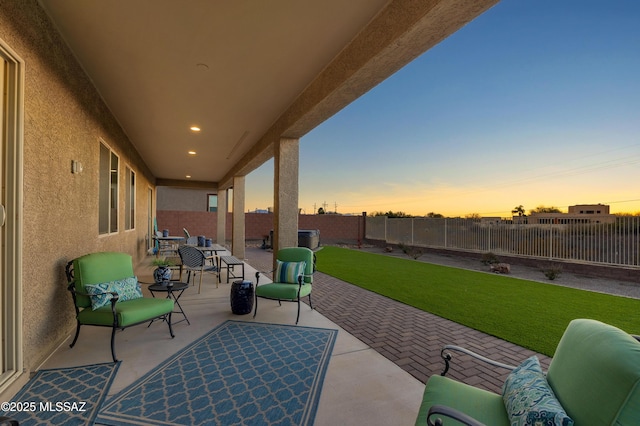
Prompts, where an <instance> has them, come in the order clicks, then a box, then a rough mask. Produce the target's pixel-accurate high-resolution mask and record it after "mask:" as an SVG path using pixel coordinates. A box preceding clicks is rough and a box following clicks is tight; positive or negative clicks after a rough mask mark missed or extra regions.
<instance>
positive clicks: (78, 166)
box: [71, 160, 83, 175]
mask: <svg viewBox="0 0 640 426" xmlns="http://www.w3.org/2000/svg"><path fill="white" fill-rule="evenodd" d="M82 170H83V168H82V163H81V162H79V161H76V160H71V173H73V174H74V175H75V174H78V173H82Z"/></svg>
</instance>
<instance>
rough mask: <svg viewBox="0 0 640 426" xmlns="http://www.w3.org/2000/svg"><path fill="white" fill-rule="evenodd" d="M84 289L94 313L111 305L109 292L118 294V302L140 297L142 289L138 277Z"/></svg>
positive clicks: (88, 286)
mask: <svg viewBox="0 0 640 426" xmlns="http://www.w3.org/2000/svg"><path fill="white" fill-rule="evenodd" d="M84 288H85V290H86V291H87V294H89V297H90V298H91V309H93V310H94V311H95V310H96V309H99V308H101V307H103V306H106V305H108V304H109V303H111V297H112V296H111V292H116V293H118V296H120V297H119V298H118V302H124V301H126V300H133V299H139V298H141V297H142V289H141V288H140V283H138V277H129V278H125V279H123V280H116V281H110V282H107V283H100V284H87V285H85V286H84Z"/></svg>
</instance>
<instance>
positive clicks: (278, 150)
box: [273, 138, 299, 253]
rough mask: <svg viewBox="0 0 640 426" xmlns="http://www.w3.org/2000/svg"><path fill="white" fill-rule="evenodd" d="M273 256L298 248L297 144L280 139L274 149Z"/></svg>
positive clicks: (296, 140) (289, 140)
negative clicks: (291, 248) (281, 249)
mask: <svg viewBox="0 0 640 426" xmlns="http://www.w3.org/2000/svg"><path fill="white" fill-rule="evenodd" d="M274 160H275V162H274V175H275V176H274V185H275V186H274V191H273V197H274V203H273V204H274V210H275V211H274V214H275V215H274V222H275V223H274V224H273V226H274V236H273V243H274V247H273V249H274V253H276V252H277V250H278V249H279V248H285V247H297V246H298V168H299V140H298V139H289V138H282V139H280V140H279V141H278V142H277V143H276V145H275V147H274Z"/></svg>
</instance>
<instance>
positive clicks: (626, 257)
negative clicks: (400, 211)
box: [366, 216, 640, 267]
mask: <svg viewBox="0 0 640 426" xmlns="http://www.w3.org/2000/svg"><path fill="white" fill-rule="evenodd" d="M506 222H507V221H501V222H499V223H495V222H494V223H489V222H483V221H482V220H481V219H461V218H387V217H385V216H377V217H367V226H366V237H367V238H368V239H372V240H382V241H385V242H387V243H389V244H405V245H411V246H418V247H430V248H442V249H452V250H463V251H471V252H480V253H486V252H491V253H494V254H504V255H515V256H523V257H536V258H544V259H555V260H568V261H576V262H587V263H598V264H606V265H617V266H628V267H640V250H639V246H640V232H639V230H640V217H638V216H619V217H617V218H616V221H615V223H592V224H571V225H539V224H536V225H526V224H512V223H506Z"/></svg>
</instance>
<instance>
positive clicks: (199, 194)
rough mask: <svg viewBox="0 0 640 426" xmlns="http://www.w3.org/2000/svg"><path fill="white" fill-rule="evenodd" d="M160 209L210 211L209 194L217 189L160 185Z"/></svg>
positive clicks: (158, 189)
mask: <svg viewBox="0 0 640 426" xmlns="http://www.w3.org/2000/svg"><path fill="white" fill-rule="evenodd" d="M157 191H158V210H177V211H190V212H206V211H208V207H209V206H208V205H207V202H208V198H207V195H209V194H215V193H216V192H217V191H216V190H215V189H192V188H172V187H169V186H159V187H158V188H157Z"/></svg>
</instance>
